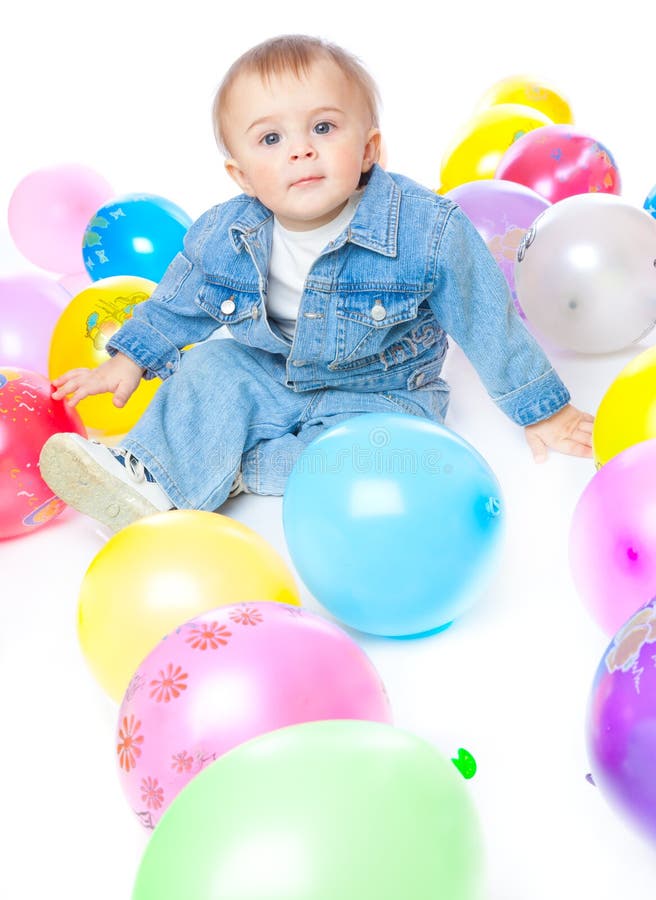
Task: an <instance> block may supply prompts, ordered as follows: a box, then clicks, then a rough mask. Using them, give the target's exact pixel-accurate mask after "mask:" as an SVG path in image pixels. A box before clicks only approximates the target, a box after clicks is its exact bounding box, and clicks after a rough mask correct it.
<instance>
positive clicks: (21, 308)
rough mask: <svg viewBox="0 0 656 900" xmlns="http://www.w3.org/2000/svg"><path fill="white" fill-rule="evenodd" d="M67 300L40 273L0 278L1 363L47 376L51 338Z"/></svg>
mask: <svg viewBox="0 0 656 900" xmlns="http://www.w3.org/2000/svg"><path fill="white" fill-rule="evenodd" d="M70 299H71V298H70V296H69V295H68V294H67V293H66V291H65V290H64V288H63V287H61V285H59V284H57V283H56V282H55V281H52V280H51V279H50V278H46V277H45V276H43V275H16V276H14V277H11V278H0V366H16V367H18V368H20V369H30V370H32V371H33V372H39V373H41V374H42V375H46V374H47V372H48V355H49V352H50V339H51V337H52V333H53V331H54V329H55V325H56V323H57V320H58V319H59V317H60V316H61V314H62V311H63V310H64V308H65V307H66V305H67V304H68V302H69V301H70Z"/></svg>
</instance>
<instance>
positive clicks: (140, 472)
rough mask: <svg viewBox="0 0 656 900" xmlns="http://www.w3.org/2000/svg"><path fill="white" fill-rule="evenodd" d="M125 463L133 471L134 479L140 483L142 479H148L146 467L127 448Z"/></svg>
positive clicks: (124, 456) (124, 455) (124, 457)
mask: <svg viewBox="0 0 656 900" xmlns="http://www.w3.org/2000/svg"><path fill="white" fill-rule="evenodd" d="M123 459H124V463H123V464H124V465H125V467H126V468H127V469H128V470H129V471H130V472H131V474H132V476H133V478H134V480H135V481H136V482H137V483H138V484H139V483H141V482H142V481H147V480H148V479H147V478H146V467H145V466H144V464H143V463H142V462H141V460H140V459H137V458H136V457H134V456H133V455H132V454H131V453H129V452H128V451H127V450H126V451H125V453H124V454H123Z"/></svg>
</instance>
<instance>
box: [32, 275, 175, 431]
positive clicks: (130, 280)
mask: <svg viewBox="0 0 656 900" xmlns="http://www.w3.org/2000/svg"><path fill="white" fill-rule="evenodd" d="M155 287H156V284H155V282H154V281H149V280H148V279H147V278H138V277H136V276H133V275H114V276H113V277H112V278H103V279H102V280H101V281H96V282H94V284H92V285H91V286H90V287H88V288H85V290H83V291H80V293H79V294H76V296H75V297H73V299H72V300H71V301H70V303H69V304H68V305H67V306H66V308H65V309H64V311H63V312H62V314H61V316H60V317H59V319H58V320H57V324H56V325H55V328H54V331H53V334H52V338H51V340H50V357H49V359H48V375H49V377H50V378H58V377H59V376H60V375H63V374H64V372H67V371H68V370H69V369H78V368H90V369H95V368H96V366H99V365H100V363H103V362H105V360H107V359H109V353H108V352H107V351H106V350H105V347H106V345H107V341H108V340H109V339H110V337H111V336H112V335H113V334H114V333H115V332H117V331H118V329H119V328H120V327H121V325H122V324H123V323H124V322H125V321H127V319H129V318H130V317H131V316H132V310H133V308H134V307H135V306H136V304H137V303H141V302H142V301H143V300H147V299H148V297H150V295H151V294H152V292H153V290H154V289H155ZM161 383H162V382H161V381H160V379H159V378H153V379H149V380H148V381H145V380H142V381H141V384H140V385H139V387H138V388H137V390H136V391H135V392H134V394H133V395H132V397H130V399H129V400H128V402H127V404H126V405H125V406H124V407H123V408H122V409H117V407H116V406H114V404H113V402H112V395H111V394H96V395H95V396H93V397H86V398H85V399H84V400H81V401H80V402H79V403H78V405H77V407H76V409H77V411H78V412H79V414H80V418H81V419H82V421H83V422H84V424H85V425H86V426H87V428H93V429H95V430H96V431H98V432H100V433H101V434H106V435H110V434H125V432H126V431H129V430H130V429H131V428H132V426H133V425H134V424H135V423H136V421H137V419H139V418H140V416H141V415H142V414H143V412H144V410H145V409H146V407H147V406H148V404H149V403H150V401H151V400H152V399H153V395H154V394H155V391H156V390H157V388H158V387H159V386H160V384H161Z"/></svg>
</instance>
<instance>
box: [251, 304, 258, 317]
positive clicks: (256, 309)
mask: <svg viewBox="0 0 656 900" xmlns="http://www.w3.org/2000/svg"><path fill="white" fill-rule="evenodd" d="M251 315H252V317H253V318H254V319H259V318H260V309H259V307H258V306H254V307H253V310H252V312H251Z"/></svg>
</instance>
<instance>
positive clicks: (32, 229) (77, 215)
mask: <svg viewBox="0 0 656 900" xmlns="http://www.w3.org/2000/svg"><path fill="white" fill-rule="evenodd" d="M113 193H114V192H113V190H112V187H111V185H110V184H109V183H108V182H107V181H105V179H104V178H103V177H102V175H99V174H98V173H97V172H94V171H93V170H92V169H88V168H87V167H86V166H80V165H75V164H68V165H61V166H53V167H52V168H49V169H38V170H37V171H35V172H32V173H31V174H29V175H26V176H25V178H23V179H22V181H20V182H19V184H18V185H17V187H16V188H15V190H14V193H13V194H12V196H11V200H10V201H9V231H10V233H11V236H12V238H13V239H14V243H15V244H16V246H17V247H18V249H19V250H20V252H21V253H22V254H23V255H24V256H25V257H27V259H29V260H30V261H31V262H33V263H35V265H37V266H40V267H41V268H42V269H49V270H50V271H52V272H79V271H80V268H81V267H83V266H84V261H83V258H82V240H83V238H84V233H85V231H86V227H87V225H88V223H89V220H90V219H91V217H92V216H93V215H94V213H95V212H96V210H97V209H98V208H99V207H101V206H102V205H103V204H104V203H106V201H107V200H109V199H110V198H111V197H112V196H113Z"/></svg>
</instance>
